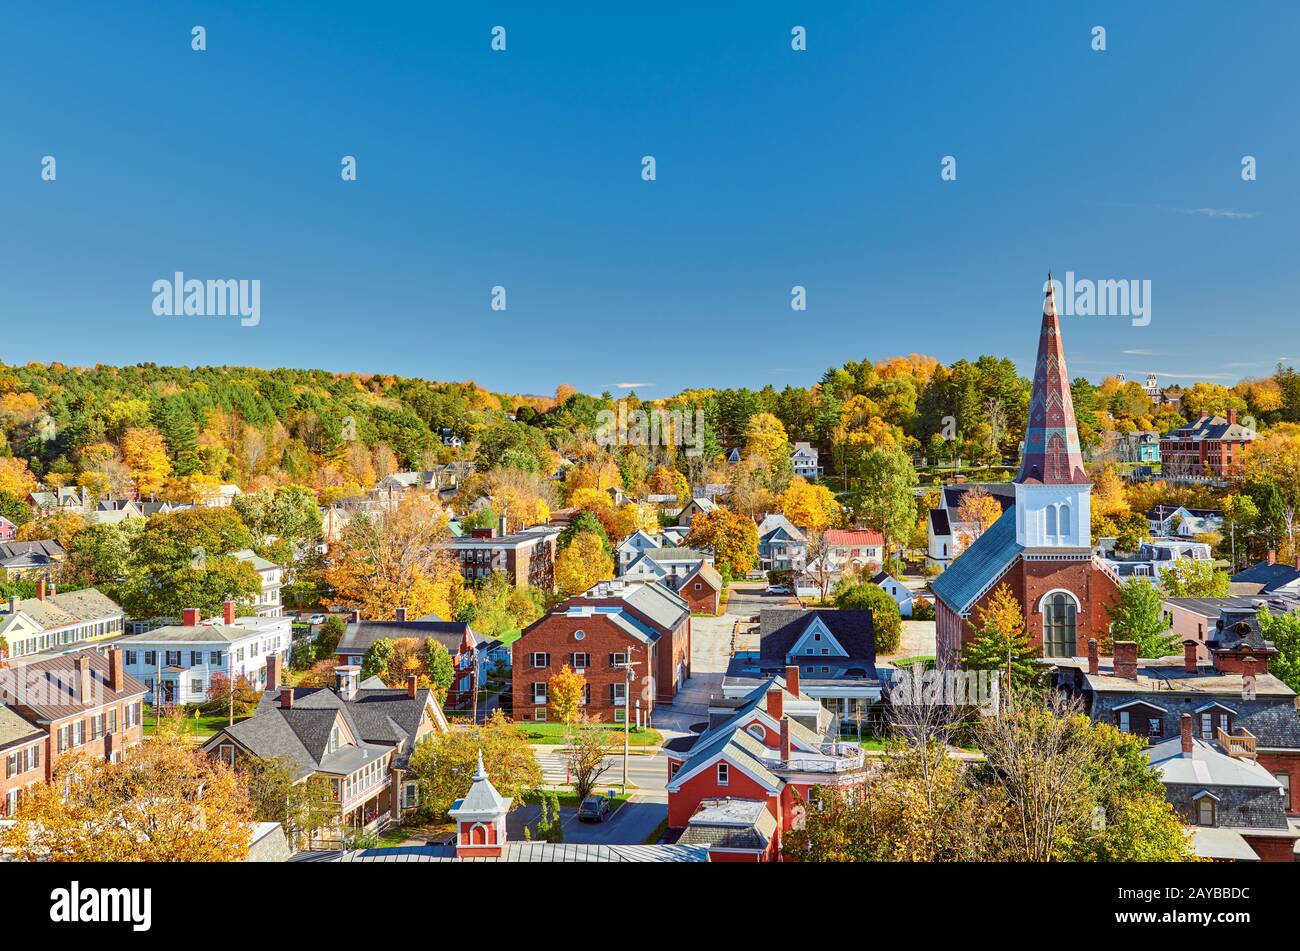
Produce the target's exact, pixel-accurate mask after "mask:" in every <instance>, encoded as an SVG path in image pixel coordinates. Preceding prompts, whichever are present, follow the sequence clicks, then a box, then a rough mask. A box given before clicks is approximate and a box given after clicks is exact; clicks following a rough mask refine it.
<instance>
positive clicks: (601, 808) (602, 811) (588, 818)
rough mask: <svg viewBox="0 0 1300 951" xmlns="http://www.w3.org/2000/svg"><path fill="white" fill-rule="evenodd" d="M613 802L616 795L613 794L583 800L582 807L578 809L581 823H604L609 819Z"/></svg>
mask: <svg viewBox="0 0 1300 951" xmlns="http://www.w3.org/2000/svg"><path fill="white" fill-rule="evenodd" d="M613 802H614V794H613V793H612V792H611V793H609V794H608V795H606V796H588V797H587V798H586V799H584V800H582V805H580V806H579V807H578V820H579V821H580V822H604V821H605V820H606V819H608V818H609V813H610V810H611V809H612V808H613Z"/></svg>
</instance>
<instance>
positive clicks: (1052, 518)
mask: <svg viewBox="0 0 1300 951" xmlns="http://www.w3.org/2000/svg"><path fill="white" fill-rule="evenodd" d="M1055 534H1056V506H1055V505H1049V506H1048V507H1047V537H1048V538H1051V537H1052V536H1053V535H1055Z"/></svg>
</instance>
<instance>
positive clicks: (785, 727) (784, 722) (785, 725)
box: [781, 717, 790, 763]
mask: <svg viewBox="0 0 1300 951" xmlns="http://www.w3.org/2000/svg"><path fill="white" fill-rule="evenodd" d="M781 762H783V763H788V762H790V718H789V717H782V718H781Z"/></svg>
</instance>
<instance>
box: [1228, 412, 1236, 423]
mask: <svg viewBox="0 0 1300 951" xmlns="http://www.w3.org/2000/svg"><path fill="white" fill-rule="evenodd" d="M1228 425H1229V426H1236V425H1237V411H1236V410H1235V409H1230V410H1228Z"/></svg>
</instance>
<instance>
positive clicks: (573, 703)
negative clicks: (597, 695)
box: [546, 664, 587, 723]
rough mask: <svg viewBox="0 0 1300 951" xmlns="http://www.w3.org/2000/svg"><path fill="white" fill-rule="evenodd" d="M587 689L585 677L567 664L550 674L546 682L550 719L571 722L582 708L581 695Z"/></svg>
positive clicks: (576, 717)
mask: <svg viewBox="0 0 1300 951" xmlns="http://www.w3.org/2000/svg"><path fill="white" fill-rule="evenodd" d="M586 689H587V678H586V677H584V676H582V674H580V673H578V672H577V671H576V670H574V669H573V668H572V667H570V666H569V665H568V664H565V665H564V666H563V667H561V668H560V672H559V673H558V674H551V677H550V679H549V680H548V681H547V682H546V706H547V708H548V710H549V712H550V714H551V719H553V720H559V721H561V722H562V723H573V722H574V721H576V720H577V719H578V711H580V710H581V709H582V697H583V694H584V693H585V692H586Z"/></svg>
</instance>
